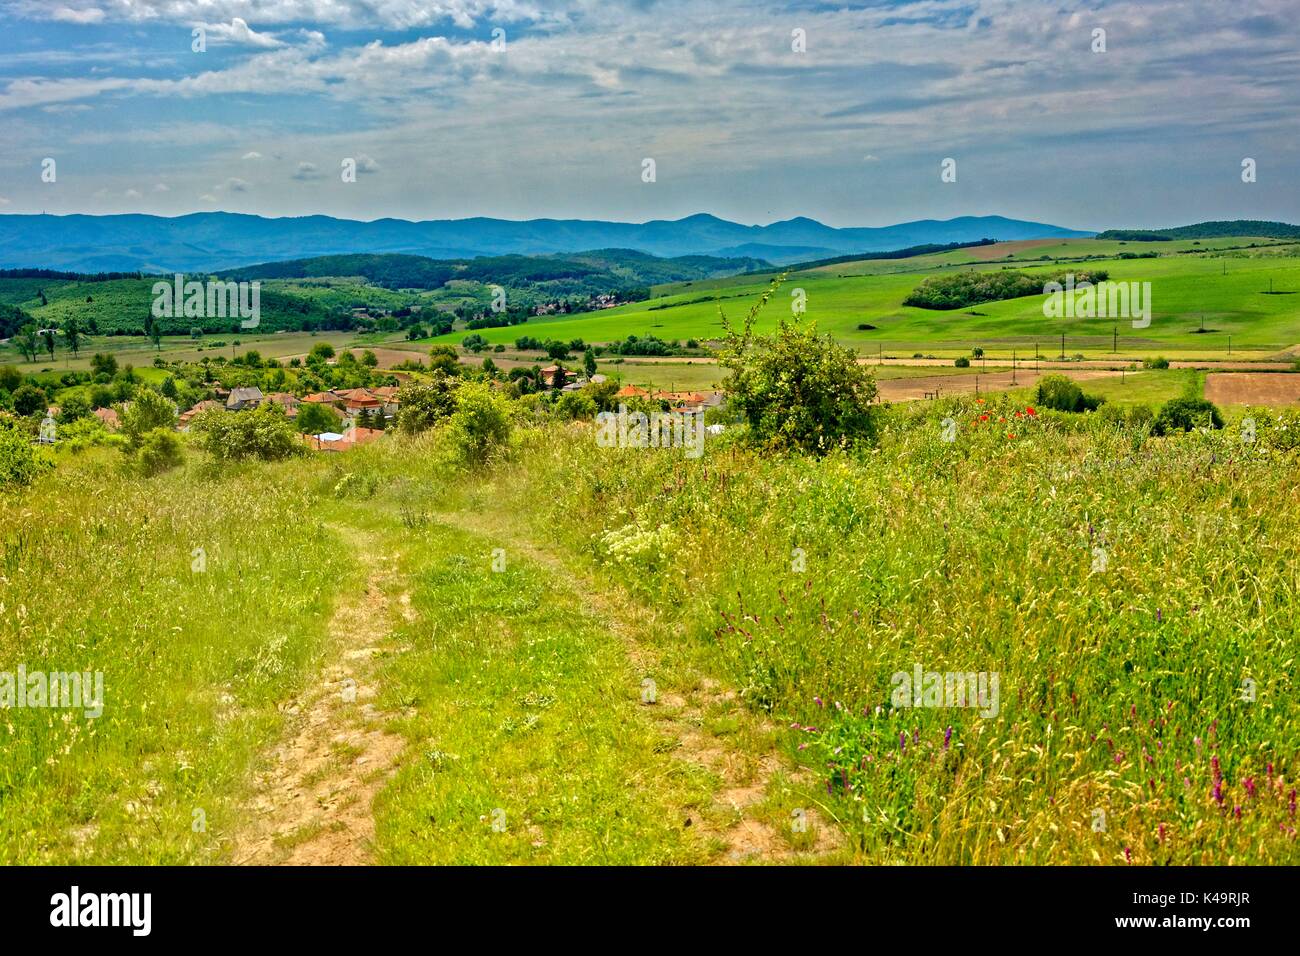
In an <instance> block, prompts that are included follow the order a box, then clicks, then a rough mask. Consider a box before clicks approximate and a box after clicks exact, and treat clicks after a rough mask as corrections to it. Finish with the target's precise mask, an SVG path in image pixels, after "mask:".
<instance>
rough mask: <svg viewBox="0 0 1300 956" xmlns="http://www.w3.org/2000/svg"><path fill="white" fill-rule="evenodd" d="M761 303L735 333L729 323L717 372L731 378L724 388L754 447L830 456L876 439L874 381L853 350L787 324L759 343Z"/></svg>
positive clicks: (760, 337) (763, 302) (806, 329)
mask: <svg viewBox="0 0 1300 956" xmlns="http://www.w3.org/2000/svg"><path fill="white" fill-rule="evenodd" d="M775 288H776V284H775V283H774V284H773V286H772V288H771V289H769V290H768V292H767V293H766V294H765V295H764V296H763V298H762V299H761V300H760V301H759V303H758V305H756V306H755V307H754V309H752V310H751V311H750V313H749V316H748V317H747V318H746V320H745V326H744V328H743V330H741V331H739V332H737V331H736V330H735V329H734V328H732V327H731V326H730V325H729V324H728V323H727V321H726V317H725V316H724V317H723V326H724V328H725V329H726V333H727V339H726V343H725V345H724V347H723V349H722V351H721V353H720V357H719V364H721V365H722V367H723V368H726V369H729V370H730V372H729V374H728V376H727V379H726V381H725V382H724V383H723V388H724V389H725V390H726V392H727V395H728V398H729V400H730V402H731V406H732V407H733V408H734V409H735V410H736V411H737V412H738V413H739V415H740V417H741V418H742V419H744V420H745V421H746V422H748V423H749V438H750V440H751V441H753V442H755V443H757V444H759V445H762V446H765V447H768V448H772V449H776V450H798V451H804V452H810V453H812V454H815V455H824V454H826V453H827V452H829V451H831V449H833V448H839V447H847V446H850V445H855V444H858V443H860V442H874V441H875V438H876V421H875V409H874V408H873V407H872V402H873V401H874V400H875V398H876V394H877V390H876V380H875V377H874V376H873V375H872V374H871V372H870V371H868V370H867V368H866V367H865V366H863V365H859V364H858V361H857V355H856V354H855V353H854V351H853V350H852V349H849V348H844V347H843V346H840V345H837V344H836V343H835V341H834V340H833V339H832V338H831V337H830V336H825V337H820V336H818V335H817V332H816V328H815V327H814V326H812V325H809V326H808V327H807V328H800V327H798V326H795V325H792V324H790V323H788V322H786V321H784V320H783V321H782V322H781V324H780V326H779V327H778V328H777V330H776V332H775V333H774V334H773V335H756V334H755V333H754V332H753V319H754V317H755V316H756V315H757V314H758V310H759V309H761V308H762V306H763V305H764V304H765V303H766V302H767V300H768V299H769V298H770V297H771V294H772V292H773V291H775Z"/></svg>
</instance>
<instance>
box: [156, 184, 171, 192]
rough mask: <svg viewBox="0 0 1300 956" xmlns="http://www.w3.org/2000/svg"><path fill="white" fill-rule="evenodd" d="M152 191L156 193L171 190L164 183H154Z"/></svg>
mask: <svg viewBox="0 0 1300 956" xmlns="http://www.w3.org/2000/svg"><path fill="white" fill-rule="evenodd" d="M153 191H154V192H156V193H169V192H171V187H169V186H168V185H167V184H166V183H154V184H153Z"/></svg>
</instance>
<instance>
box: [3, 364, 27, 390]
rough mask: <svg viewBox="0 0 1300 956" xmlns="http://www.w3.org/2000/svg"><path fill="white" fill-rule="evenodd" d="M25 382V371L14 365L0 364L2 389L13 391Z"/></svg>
mask: <svg viewBox="0 0 1300 956" xmlns="http://www.w3.org/2000/svg"><path fill="white" fill-rule="evenodd" d="M22 384H23V373H22V372H20V371H18V369H16V368H14V367H13V366H12V365H0V390H4V391H6V392H12V391H15V390H16V389H18V388H19V387H20V386H21V385H22Z"/></svg>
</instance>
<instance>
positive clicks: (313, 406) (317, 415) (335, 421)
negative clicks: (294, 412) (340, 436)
mask: <svg viewBox="0 0 1300 956" xmlns="http://www.w3.org/2000/svg"><path fill="white" fill-rule="evenodd" d="M293 422H294V427H295V428H297V429H298V431H300V432H301V433H302V434H304V435H319V434H321V433H322V432H338V430H339V429H340V428H342V427H343V419H342V418H340V417H339V413H338V412H336V411H335V410H334V409H333V408H331V407H330V406H328V405H326V404H324V403H323V402H303V403H302V404H301V405H299V406H298V416H297V417H296V418H295V419H294V420H293Z"/></svg>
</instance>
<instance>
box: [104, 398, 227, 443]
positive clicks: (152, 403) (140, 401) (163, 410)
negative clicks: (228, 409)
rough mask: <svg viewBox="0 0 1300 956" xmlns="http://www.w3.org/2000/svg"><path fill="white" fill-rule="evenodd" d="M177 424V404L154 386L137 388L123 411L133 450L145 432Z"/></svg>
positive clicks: (123, 424) (123, 432)
mask: <svg viewBox="0 0 1300 956" xmlns="http://www.w3.org/2000/svg"><path fill="white" fill-rule="evenodd" d="M231 417H232V418H238V417H239V416H238V415H232V416H231ZM175 425H176V406H175V405H173V404H172V403H171V401H170V400H168V399H167V398H165V397H164V396H162V395H160V394H158V393H157V392H155V391H154V390H153V389H152V388H140V389H137V390H136V392H135V397H134V398H133V399H132V401H131V404H130V405H129V406H127V408H126V409H124V410H123V412H122V434H123V435H125V436H126V438H127V442H128V444H129V446H130V448H131V450H132V451H134V450H135V449H137V448H139V447H140V443H141V441H143V440H144V436H145V433H147V432H151V431H153V430H154V429H155V428H174V427H175Z"/></svg>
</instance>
